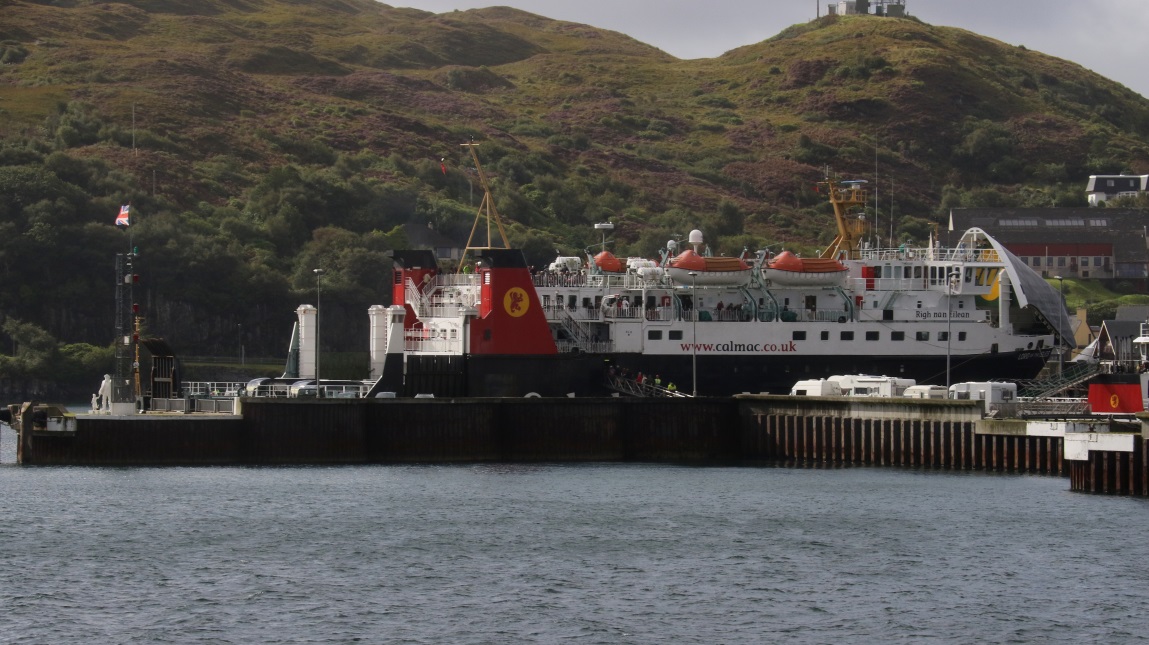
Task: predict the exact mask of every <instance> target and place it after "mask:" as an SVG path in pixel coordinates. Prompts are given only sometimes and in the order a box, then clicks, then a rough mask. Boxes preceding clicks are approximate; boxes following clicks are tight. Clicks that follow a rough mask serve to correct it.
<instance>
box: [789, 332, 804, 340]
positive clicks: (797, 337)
mask: <svg viewBox="0 0 1149 645" xmlns="http://www.w3.org/2000/svg"><path fill="white" fill-rule="evenodd" d="M790 338H791V340H806V332H804V331H796V332H794V335H793V336H791V337H790Z"/></svg>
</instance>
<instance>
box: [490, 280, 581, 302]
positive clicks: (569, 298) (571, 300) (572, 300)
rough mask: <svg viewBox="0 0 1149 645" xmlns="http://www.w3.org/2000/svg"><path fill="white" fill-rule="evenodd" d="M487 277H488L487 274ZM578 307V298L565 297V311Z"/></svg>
mask: <svg viewBox="0 0 1149 645" xmlns="http://www.w3.org/2000/svg"><path fill="white" fill-rule="evenodd" d="M487 275H490V274H489V273H488V274H487ZM577 306H578V296H569V297H567V309H574V308H575V307H577Z"/></svg>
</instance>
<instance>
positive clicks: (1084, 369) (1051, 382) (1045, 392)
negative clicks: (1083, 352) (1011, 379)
mask: <svg viewBox="0 0 1149 645" xmlns="http://www.w3.org/2000/svg"><path fill="white" fill-rule="evenodd" d="M1070 365H1071V366H1070V367H1068V368H1067V369H1066V370H1065V371H1064V372H1062V373H1061V374H1054V375H1052V376H1051V377H1050V378H1046V379H1040V380H1032V381H1018V383H1017V386H1018V388H1019V391H1018V393H1017V396H1018V398H1022V397H1024V398H1028V399H1047V398H1051V397H1054V396H1057V395H1058V394H1061V393H1062V392H1065V391H1066V390H1068V389H1070V388H1073V387H1076V386H1078V385H1081V384H1082V383H1085V382H1086V381H1088V380H1089V379H1091V378H1093V377H1094V376H1096V375H1097V374H1098V373H1099V372H1100V371H1101V366H1100V364H1098V363H1086V362H1078V363H1071V364H1070Z"/></svg>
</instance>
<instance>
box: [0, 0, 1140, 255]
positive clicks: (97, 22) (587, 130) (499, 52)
mask: <svg viewBox="0 0 1149 645" xmlns="http://www.w3.org/2000/svg"><path fill="white" fill-rule="evenodd" d="M0 25H2V26H0V39H3V40H12V41H16V42H19V43H21V44H22V45H23V46H25V47H26V48H28V50H29V52H30V53H29V55H28V57H27V59H26V60H25V61H24V62H22V63H21V64H19V65H11V66H6V67H5V68H4V69H3V70H2V71H0V99H2V100H0V109H3V110H4V111H5V112H4V116H5V119H4V122H3V124H2V125H0V133H2V134H3V135H5V136H13V135H15V134H18V133H20V132H21V131H30V130H29V129H30V128H34V127H36V126H37V125H38V124H39V123H41V122H43V120H44V118H45V117H47V116H49V115H50V114H52V113H53V112H54V111H55V109H56V104H57V103H59V102H60V101H62V100H64V99H65V98H76V99H82V100H85V101H88V102H90V103H92V104H93V105H96V106H98V109H99V111H100V112H101V113H102V114H104V115H106V116H107V118H108V119H110V120H113V121H115V122H116V123H119V124H121V126H122V127H126V124H128V123H130V121H131V111H132V106H133V105H134V106H135V108H136V122H137V127H138V128H140V129H142V130H148V131H150V132H151V133H153V134H154V135H155V136H156V137H162V138H164V139H166V140H168V141H170V142H171V145H170V146H167V147H166V149H165V147H164V146H158V148H159V149H157V147H156V146H153V147H148V148H146V149H144V150H142V153H141V154H140V155H138V156H135V157H132V156H130V155H127V154H125V153H124V151H123V150H122V149H116V148H114V147H109V146H107V145H104V144H101V145H99V146H96V147H95V149H93V150H88V151H83V152H80V153H78V154H84V155H90V156H99V157H103V158H106V159H108V160H109V161H110V163H112V164H114V165H116V166H122V167H124V168H126V169H127V170H129V171H131V172H135V173H137V174H138V175H139V176H146V175H147V174H148V171H149V170H151V169H157V168H158V169H159V172H160V173H161V177H160V179H161V181H162V182H163V183H164V184H165V185H166V186H174V187H176V189H177V190H178V192H179V195H177V197H176V198H177V200H179V201H184V202H185V203H189V204H191V203H195V201H198V200H203V199H206V200H210V201H223V200H227V199H229V198H233V197H237V196H241V195H242V194H243V192H244V191H245V190H246V188H247V187H248V186H249V185H250V184H251V183H252V182H253V181H255V180H256V178H257V177H258V176H259V175H260V173H261V172H262V171H263V170H266V169H267V168H269V167H273V166H275V165H279V164H282V163H285V162H287V161H292V160H297V159H295V158H294V157H292V155H291V154H290V153H289V152H285V151H284V150H283V149H282V146H277V145H275V144H274V137H288V138H292V139H297V140H317V141H320V142H322V143H324V144H326V145H328V146H330V147H331V148H333V149H335V150H337V151H346V152H354V151H357V150H360V149H369V150H373V151H375V152H378V153H380V154H382V155H388V154H399V155H401V156H404V157H407V158H427V157H431V158H437V157H439V156H448V157H456V156H457V155H458V152H457V149H456V144H457V143H459V142H460V140H462V139H464V138H465V137H466V136H468V133H475V134H477V135H478V136H479V137H486V138H491V139H494V140H497V141H499V142H501V143H502V144H503V145H506V146H509V147H510V148H511V149H512V150H517V151H519V152H520V153H524V154H525V153H527V152H529V151H535V152H538V153H540V154H543V155H546V156H547V157H548V158H550V159H552V160H554V161H555V162H557V163H559V164H560V166H559V168H560V171H564V172H565V171H570V170H572V169H575V168H581V169H582V170H583V172H589V173H604V174H607V175H609V176H610V177H611V178H612V180H615V181H618V182H622V183H624V184H626V185H628V186H629V187H630V188H631V190H632V192H631V196H632V197H631V199H632V204H631V205H632V206H633V207H634V208H632V209H630V211H629V214H628V217H630V219H631V220H632V223H633V224H634V226H633V227H631V228H632V230H635V231H637V230H641V229H642V228H643V227H644V226H646V225H648V224H649V223H651V222H652V221H654V220H656V219H657V216H658V214H659V213H660V212H662V211H666V210H669V209H672V208H678V209H683V210H686V211H690V212H694V213H709V212H712V211H713V210H714V209H715V207H716V205H717V204H718V202H719V201H720V200H723V199H726V200H731V201H733V202H735V203H737V204H739V205H740V206H741V207H742V208H743V210H744V211H746V212H747V213H748V214H749V215H750V217H748V218H747V223H746V226H747V228H748V229H749V230H750V231H751V232H754V233H756V234H759V235H762V236H765V237H773V238H788V239H799V240H805V241H807V242H810V243H817V242H818V241H819V239H820V236H821V237H824V236H825V232H824V229H825V228H826V223H827V222H826V219H825V213H824V209H823V211H822V212H821V214H820V215H817V216H814V217H813V218H809V217H793V216H787V213H794V212H795V211H797V210H798V209H799V207H805V206H809V205H810V202H809V201H808V200H807V201H803V199H802V197H801V194H802V192H803V190H804V189H805V188H808V186H809V185H810V184H811V183H813V181H815V180H816V179H818V178H819V177H820V174H821V168H822V166H823V165H824V164H826V165H831V166H833V168H834V169H835V170H837V171H839V172H843V173H846V174H855V175H862V176H870V175H872V173H873V166H874V159H875V156H877V158H878V160H879V163H880V166H881V170H882V173H883V174H886V175H889V176H891V177H892V178H893V179H894V181H895V182H896V184H897V186H898V200H899V204H901V205H902V207H903V208H904V209H905V210H912V211H917V212H925V213H928V212H929V211H930V210H932V209H934V208H935V207H936V204H937V203H938V200H939V197H940V193H941V190H942V187H943V186H944V185H946V184H955V185H959V186H960V185H963V184H967V183H969V182H971V181H972V180H971V179H970V178H969V177H966V176H963V175H962V174H961V173H958V172H955V170H954V169H953V167H952V165H951V160H952V158H953V155H954V150H955V149H958V148H959V147H960V146H962V145H963V142H964V140H965V139H964V138H965V137H966V136H967V135H968V130H969V128H970V127H971V126H970V125H969V124H970V122H971V121H974V120H987V121H992V122H994V123H996V124H999V125H1000V126H1001V127H1003V128H1005V129H1007V130H1008V131H1009V132H1010V133H1011V135H1012V136H1013V138H1014V141H1015V142H1016V148H1017V151H1016V152H1017V154H1018V155H1021V156H1024V158H1025V160H1026V162H1027V163H1028V164H1032V165H1040V164H1058V163H1061V164H1065V165H1066V172H1067V174H1068V180H1069V181H1072V182H1074V183H1076V184H1083V181H1084V176H1083V173H1085V174H1087V172H1088V169H1089V167H1090V166H1089V164H1090V162H1091V160H1095V159H1096V158H1097V157H1100V156H1105V157H1110V158H1113V159H1116V160H1118V161H1119V162H1120V163H1121V164H1122V165H1124V166H1125V167H1127V168H1128V169H1130V170H1132V171H1134V172H1149V146H1147V145H1146V139H1147V138H1149V106H1147V104H1146V101H1145V100H1143V99H1141V98H1140V97H1138V96H1136V95H1135V94H1133V93H1132V92H1130V91H1128V90H1126V89H1124V88H1122V87H1120V86H1119V85H1117V84H1115V83H1112V82H1110V81H1107V80H1105V79H1102V78H1100V77H1097V76H1096V75H1094V74H1092V73H1090V72H1088V71H1087V70H1084V69H1082V68H1081V67H1079V66H1077V65H1074V64H1072V63H1068V62H1066V61H1062V60H1059V59H1056V58H1052V57H1049V56H1045V55H1042V54H1039V53H1036V52H1031V51H1027V50H1025V49H1022V48H1015V47H1011V46H1008V45H1005V44H1003V43H1000V42H997V41H993V40H990V39H986V38H983V37H981V36H977V35H975V34H972V33H969V32H966V31H962V30H957V29H952V28H940V27H931V26H929V25H923V24H921V23H918V22H916V21H914V20H895V19H882V20H879V19H872V18H866V17H849V18H839V19H829V18H827V19H823V20H821V21H818V22H815V23H810V24H808V25H798V26H795V27H793V28H790V29H788V30H786V31H785V32H783V33H782V34H779V35H778V36H777V37H775V38H772V39H770V40H768V41H765V42H763V43H758V44H755V45H750V46H747V47H742V48H739V49H736V50H733V51H731V52H729V53H727V54H726V55H724V56H722V57H719V58H716V59H711V60H700V61H679V60H676V59H674V58H673V57H670V56H668V55H666V54H665V53H663V52H660V51H659V50H657V49H654V48H652V47H649V46H646V45H643V44H641V43H638V42H636V41H634V40H632V39H629V38H627V37H625V36H623V35H621V34H616V33H613V32H609V31H605V30H599V29H594V28H592V27H587V26H584V25H575V24H570V23H563V22H560V21H553V20H549V19H546V18H543V17H540V16H534V15H531V14H528V13H525V12H521V11H517V10H511V9H506V8H492V9H483V10H474V11H466V12H454V13H449V14H443V15H434V14H428V13H424V12H419V11H414V10H407V9H395V8H391V7H388V6H386V5H379V4H376V3H374V2H372V1H370V0H327V1H323V2H288V1H273V0H246V1H244V2H225V1H223V0H204V1H197V2H192V1H190V0H188V1H182V2H181V1H175V0H135V1H133V2H127V3H120V4H104V3H95V2H86V1H82V0H78V1H76V2H72V3H58V4H57V5H56V6H53V5H49V4H40V3H31V2H26V1H23V0H6V1H5V2H4V3H3V4H0ZM556 136H557V137H562V136H579V137H585V138H586V140H588V141H589V142H590V143H591V145H590V146H589V147H586V148H585V149H579V148H577V147H575V148H573V149H572V148H571V147H569V146H563V145H559V144H556V143H555V137H556ZM236 159H238V160H239V164H240V166H239V168H237V170H236V171H235V173H234V177H233V181H231V182H230V183H225V184H224V185H222V186H221V185H220V184H219V183H218V182H209V181H207V180H206V179H205V178H204V176H203V175H204V172H203V165H204V164H211V163H213V162H217V161H218V162H220V163H224V162H226V163H235V161H234V160H236ZM460 163H465V161H463V160H460ZM967 187H973V186H967ZM220 188H223V190H224V193H223V194H221V192H220ZM1007 190H1009V189H1008V188H1007ZM682 224H685V223H680V224H679V225H682ZM536 225H543V224H538V223H536Z"/></svg>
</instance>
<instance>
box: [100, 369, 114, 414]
mask: <svg viewBox="0 0 1149 645" xmlns="http://www.w3.org/2000/svg"><path fill="white" fill-rule="evenodd" d="M100 407H101V408H102V409H103V410H105V411H106V410H111V409H112V375H111V374H105V375H104V381H103V382H102V383H100Z"/></svg>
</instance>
